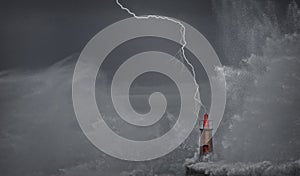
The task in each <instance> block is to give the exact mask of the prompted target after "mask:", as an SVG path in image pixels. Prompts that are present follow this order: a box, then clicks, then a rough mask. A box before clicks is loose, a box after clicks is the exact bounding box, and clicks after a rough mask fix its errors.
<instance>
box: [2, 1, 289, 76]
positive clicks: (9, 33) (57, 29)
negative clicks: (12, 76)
mask: <svg viewBox="0 0 300 176" xmlns="http://www.w3.org/2000/svg"><path fill="white" fill-rule="evenodd" d="M121 2H123V4H124V5H126V6H127V7H129V8H130V9H132V10H133V11H134V12H136V13H137V14H158V15H164V16H170V17H174V18H177V19H180V20H183V21H185V22H188V23H189V24H191V25H193V26H194V27H196V28H197V29H198V30H199V31H200V32H201V33H202V34H203V35H204V36H205V37H206V38H207V39H208V40H209V41H210V42H211V43H212V45H213V46H214V47H215V49H216V50H217V53H218V46H217V45H218V44H217V42H216V41H215V38H216V37H217V36H216V33H217V32H216V30H217V25H216V24H217V23H216V20H215V18H214V15H213V12H212V9H211V1H210V0H201V1H200V0H163V1H162V0H121ZM277 3H282V4H286V3H288V1H286V0H278V1H277ZM127 17H129V15H128V14H127V13H126V12H124V11H122V10H121V9H120V8H119V7H118V6H117V5H116V3H115V1H114V0H90V1H84V0H73V1H61V0H39V1H33V0H29V1H16V0H9V1H8V0H6V1H2V3H1V5H0V25H1V28H0V35H1V36H0V38H1V40H0V42H1V43H0V46H1V48H0V53H1V63H0V70H5V69H12V68H22V69H31V68H41V67H45V66H48V65H49V64H52V63H55V62H56V61H59V60H61V59H63V58H65V57H67V56H69V55H71V54H73V53H75V52H77V53H78V52H80V51H81V49H82V48H83V47H84V45H85V44H86V43H87V42H88V41H89V40H90V39H91V37H93V36H94V35H95V34H96V33H97V32H99V31H100V30H101V29H103V28H104V27H106V26H108V25H109V24H112V23H114V22H116V21H119V20H121V19H124V18H127ZM218 54H219V55H221V56H222V53H220V52H219V53H218Z"/></svg>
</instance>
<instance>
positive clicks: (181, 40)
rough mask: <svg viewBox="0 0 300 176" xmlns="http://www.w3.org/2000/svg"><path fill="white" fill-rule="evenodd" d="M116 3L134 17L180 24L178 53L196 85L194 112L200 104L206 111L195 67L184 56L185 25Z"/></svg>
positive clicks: (117, 0)
mask: <svg viewBox="0 0 300 176" xmlns="http://www.w3.org/2000/svg"><path fill="white" fill-rule="evenodd" d="M116 3H117V4H118V6H119V7H120V8H121V9H122V10H125V11H126V12H127V13H129V14H130V15H132V16H133V17H134V18H136V19H149V18H155V19H161V20H168V21H171V22H174V23H176V24H178V25H180V33H181V39H180V44H181V48H180V50H179V52H178V53H181V58H182V59H184V61H185V62H186V63H187V64H188V65H189V67H190V68H191V71H192V75H193V78H194V84H195V87H196V92H195V94H194V100H195V114H196V116H198V114H199V111H200V107H201V106H202V107H203V108H204V111H205V112H206V107H205V106H204V105H203V103H202V101H201V99H200V92H199V84H198V83H197V81H196V72H195V68H194V66H193V65H192V64H191V62H190V61H189V60H188V59H187V58H186V56H185V50H184V48H185V46H186V44H187V42H186V40H185V32H186V29H185V26H184V25H183V24H182V23H181V22H180V21H177V20H175V19H172V18H169V17H166V16H159V15H146V16H137V15H136V14H135V13H133V12H132V11H130V10H129V9H128V8H126V7H124V6H123V5H122V4H121V3H120V2H119V0H116Z"/></svg>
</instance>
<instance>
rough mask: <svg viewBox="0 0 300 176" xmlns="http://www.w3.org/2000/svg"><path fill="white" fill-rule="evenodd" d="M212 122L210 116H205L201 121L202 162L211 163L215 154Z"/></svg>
mask: <svg viewBox="0 0 300 176" xmlns="http://www.w3.org/2000/svg"><path fill="white" fill-rule="evenodd" d="M212 131H213V128H212V121H211V120H208V114H204V118H203V120H201V121H200V153H199V154H200V156H199V159H200V161H209V160H210V159H211V158H212V154H213V139H212Z"/></svg>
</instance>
